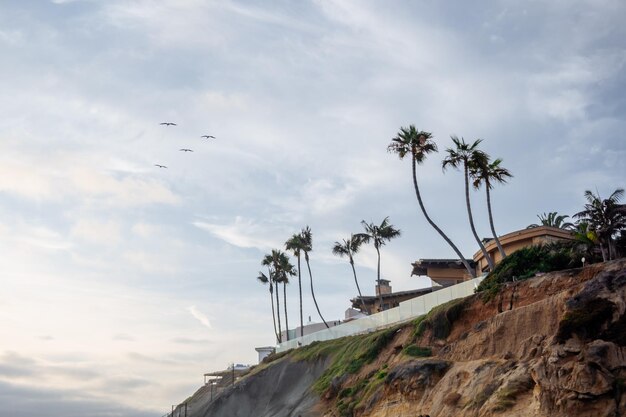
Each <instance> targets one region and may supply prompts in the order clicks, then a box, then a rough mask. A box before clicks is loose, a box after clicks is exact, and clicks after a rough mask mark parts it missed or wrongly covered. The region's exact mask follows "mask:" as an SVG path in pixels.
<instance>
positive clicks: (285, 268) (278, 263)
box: [263, 249, 295, 341]
mask: <svg viewBox="0 0 626 417" xmlns="http://www.w3.org/2000/svg"><path fill="white" fill-rule="evenodd" d="M263 265H266V266H268V268H270V271H271V273H270V277H271V278H272V281H273V282H274V283H275V284H276V287H277V288H278V287H279V285H280V284H283V308H284V312H285V331H286V335H287V340H289V316H288V315H287V284H288V283H289V276H291V275H295V271H294V266H293V265H292V264H291V263H290V262H289V257H288V256H287V255H286V254H285V253H284V252H282V251H280V250H278V249H272V253H271V254H269V255H265V258H263ZM276 306H277V311H278V331H279V332H280V333H281V334H282V329H281V327H280V325H281V323H280V302H279V298H278V291H276ZM280 339H281V341H282V335H281V337H280Z"/></svg>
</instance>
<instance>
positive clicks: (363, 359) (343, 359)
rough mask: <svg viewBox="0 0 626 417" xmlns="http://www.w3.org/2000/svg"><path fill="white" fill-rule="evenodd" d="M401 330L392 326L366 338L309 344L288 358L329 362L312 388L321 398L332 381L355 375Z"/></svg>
mask: <svg viewBox="0 0 626 417" xmlns="http://www.w3.org/2000/svg"><path fill="white" fill-rule="evenodd" d="M401 327H402V326H395V327H392V328H389V329H384V330H379V331H377V332H373V333H370V334H366V335H358V336H349V337H342V338H340V339H335V340H328V341H325V342H315V343H311V344H310V345H308V346H305V347H302V348H300V349H298V350H296V351H294V352H293V355H292V358H293V359H294V360H317V359H325V358H328V357H331V358H332V359H331V361H332V362H331V364H330V366H329V367H328V368H327V369H326V371H324V373H323V374H322V376H321V377H320V378H319V379H318V380H317V381H316V382H315V384H314V385H313V388H314V389H315V391H316V392H318V393H320V394H321V393H323V392H325V391H326V390H328V388H329V387H330V386H331V384H332V382H333V380H335V379H341V378H343V377H344V376H345V375H348V374H356V373H357V372H359V371H360V370H361V368H362V367H363V366H364V365H366V364H368V363H371V362H373V361H374V360H375V359H376V358H377V357H378V354H379V353H380V352H381V351H382V350H383V349H384V348H385V347H386V346H387V345H388V344H389V342H391V340H392V339H393V338H394V336H395V334H396V332H397V331H398V330H399V329H400V328H401Z"/></svg>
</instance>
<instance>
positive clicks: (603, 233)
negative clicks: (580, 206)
mask: <svg viewBox="0 0 626 417" xmlns="http://www.w3.org/2000/svg"><path fill="white" fill-rule="evenodd" d="M623 196H624V190H623V189H621V188H618V189H617V190H615V191H613V193H612V194H611V195H610V196H609V198H606V199H604V200H603V199H602V198H601V197H600V194H599V193H598V195H595V194H594V193H593V192H591V191H589V190H587V191H585V198H586V199H587V204H585V206H584V208H585V209H584V210H583V211H581V212H579V213H576V214H574V217H575V218H577V219H580V220H581V221H584V222H586V223H587V224H588V225H589V226H588V228H589V230H590V231H593V232H594V233H595V235H596V236H597V239H598V243H599V244H600V250H601V252H602V259H603V260H604V261H606V260H611V259H614V257H615V256H616V250H615V247H614V239H615V238H616V237H617V236H618V235H619V234H620V233H622V232H623V231H624V229H626V205H623V204H619V202H620V200H621V199H622V197H623Z"/></svg>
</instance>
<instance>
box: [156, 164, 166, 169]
mask: <svg viewBox="0 0 626 417" xmlns="http://www.w3.org/2000/svg"><path fill="white" fill-rule="evenodd" d="M154 166H155V167H159V168H167V167H166V166H165V165H159V164H154Z"/></svg>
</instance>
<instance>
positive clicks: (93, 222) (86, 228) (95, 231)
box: [70, 218, 122, 246]
mask: <svg viewBox="0 0 626 417" xmlns="http://www.w3.org/2000/svg"><path fill="white" fill-rule="evenodd" d="M70 234H71V235H72V237H74V238H78V239H80V240H84V241H86V242H90V243H97V244H104V245H109V246H111V245H116V244H118V243H119V242H120V240H121V238H122V233H121V225H120V224H119V223H118V222H115V221H110V220H109V221H104V222H103V221H101V220H99V219H87V218H81V219H79V220H78V221H77V222H76V223H75V224H74V226H73V227H72V230H71V232H70Z"/></svg>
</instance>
